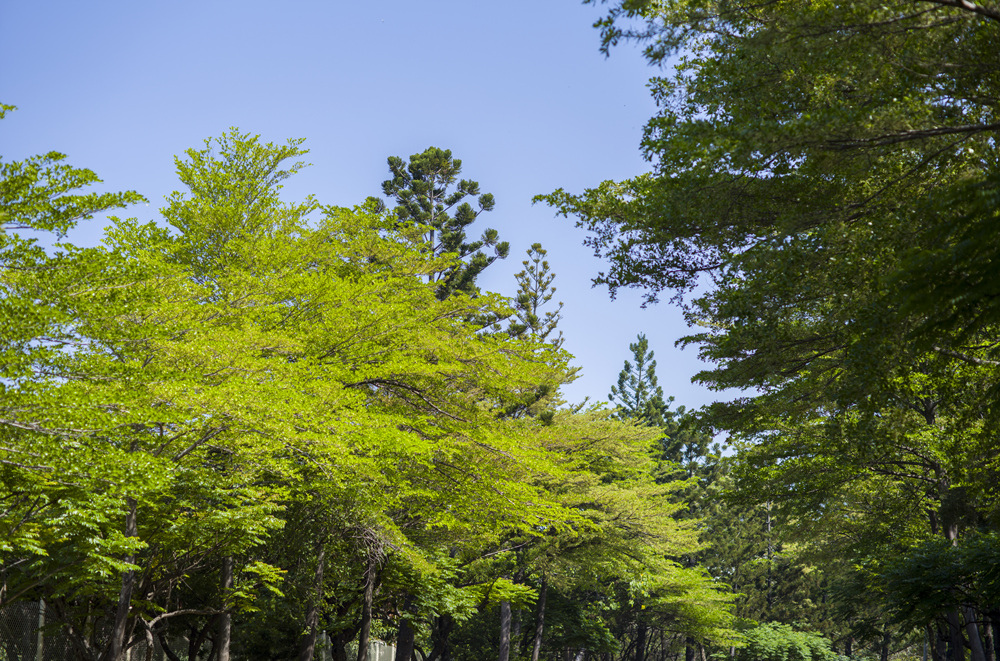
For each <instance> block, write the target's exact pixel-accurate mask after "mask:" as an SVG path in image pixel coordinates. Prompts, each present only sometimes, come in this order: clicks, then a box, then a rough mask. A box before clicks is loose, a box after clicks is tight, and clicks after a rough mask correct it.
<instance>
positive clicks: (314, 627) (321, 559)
mask: <svg viewBox="0 0 1000 661" xmlns="http://www.w3.org/2000/svg"><path fill="white" fill-rule="evenodd" d="M325 561H326V543H325V540H322V541H321V542H320V544H319V552H318V553H317V554H316V573H315V576H314V580H315V581H316V592H315V595H314V596H313V598H312V600H310V602H309V608H307V609H306V633H305V635H304V636H303V637H302V642H301V644H300V645H299V661H312V658H313V655H314V654H315V653H316V638H317V636H318V635H319V605H320V602H322V601H323V566H324V563H325Z"/></svg>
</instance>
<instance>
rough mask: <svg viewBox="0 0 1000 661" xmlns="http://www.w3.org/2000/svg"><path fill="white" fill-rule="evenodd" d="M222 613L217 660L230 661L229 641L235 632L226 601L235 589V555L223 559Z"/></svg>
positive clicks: (216, 646)
mask: <svg viewBox="0 0 1000 661" xmlns="http://www.w3.org/2000/svg"><path fill="white" fill-rule="evenodd" d="M221 583H222V600H223V601H222V613H220V614H219V632H218V637H219V639H218V640H217V641H215V648H216V649H217V650H218V651H219V654H218V657H217V661H229V643H230V641H231V639H232V634H233V616H232V614H231V613H230V612H229V606H228V605H227V604H226V602H227V601H228V600H229V592H230V590H232V589H233V556H231V555H227V556H226V557H224V558H223V559H222V576H221Z"/></svg>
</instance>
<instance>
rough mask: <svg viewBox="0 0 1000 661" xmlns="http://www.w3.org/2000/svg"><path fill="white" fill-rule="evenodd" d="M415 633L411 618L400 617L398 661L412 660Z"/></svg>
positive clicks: (397, 643) (397, 646)
mask: <svg viewBox="0 0 1000 661" xmlns="http://www.w3.org/2000/svg"><path fill="white" fill-rule="evenodd" d="M407 601H409V599H407ZM415 633H416V632H415V631H414V630H413V625H412V624H411V623H410V620H409V618H407V617H405V616H404V617H400V619H399V633H397V634H396V661H411V659H413V646H414V635H415Z"/></svg>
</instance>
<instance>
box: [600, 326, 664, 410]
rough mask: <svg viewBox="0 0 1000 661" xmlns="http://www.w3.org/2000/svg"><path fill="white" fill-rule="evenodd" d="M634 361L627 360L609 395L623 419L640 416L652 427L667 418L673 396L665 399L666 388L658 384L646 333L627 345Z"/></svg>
mask: <svg viewBox="0 0 1000 661" xmlns="http://www.w3.org/2000/svg"><path fill="white" fill-rule="evenodd" d="M628 348H629V351H631V352H632V359H633V360H634V361H635V363H634V364H633V363H630V362H629V361H627V360H626V361H625V366H624V367H622V371H621V372H620V373H619V374H618V384H617V385H616V386H611V394H609V395H608V399H609V400H611V403H612V404H616V405H617V406H618V407H619V415H620V416H621V417H622V418H624V419H633V420H640V421H642V423H643V424H646V425H649V426H651V427H663V426H664V425H666V422H667V417H668V413H667V408H668V407H669V405H670V402H671V401H673V398H670V399H669V400H666V401H664V399H663V388H661V387H660V386H659V385H658V384H657V379H656V361H655V360H653V355H654V354H653V351H652V350H650V348H649V341H648V340H647V339H646V336H645V335H644V334H642V333H639V336H638V337H637V338H636V341H635V342H632V343H631V344H629V345H628Z"/></svg>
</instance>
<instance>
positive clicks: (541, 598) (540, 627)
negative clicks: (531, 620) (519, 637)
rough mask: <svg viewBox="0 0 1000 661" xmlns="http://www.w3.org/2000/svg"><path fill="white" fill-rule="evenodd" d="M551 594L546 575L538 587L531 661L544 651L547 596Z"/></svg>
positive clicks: (536, 660) (536, 659)
mask: <svg viewBox="0 0 1000 661" xmlns="http://www.w3.org/2000/svg"><path fill="white" fill-rule="evenodd" d="M548 594H549V584H548V581H547V580H546V579H545V577H544V576H543V577H542V583H541V585H540V586H539V587H538V617H537V618H536V619H535V642H534V643H533V644H532V646H531V661H538V657H539V656H540V655H541V653H542V634H543V633H544V631H545V598H546V597H547V596H548Z"/></svg>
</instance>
